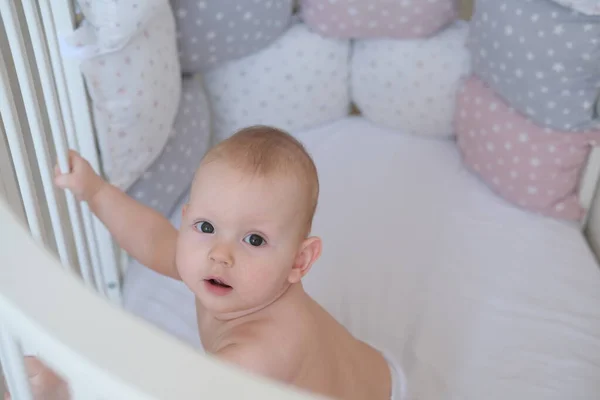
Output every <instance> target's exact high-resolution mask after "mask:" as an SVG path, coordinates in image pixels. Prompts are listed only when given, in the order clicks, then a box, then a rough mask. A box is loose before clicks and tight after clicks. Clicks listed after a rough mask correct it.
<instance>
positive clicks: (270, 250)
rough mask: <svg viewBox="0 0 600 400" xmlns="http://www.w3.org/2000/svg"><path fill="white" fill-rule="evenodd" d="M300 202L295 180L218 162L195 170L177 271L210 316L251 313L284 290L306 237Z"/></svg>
mask: <svg viewBox="0 0 600 400" xmlns="http://www.w3.org/2000/svg"><path fill="white" fill-rule="evenodd" d="M302 205H303V202H302V193H300V190H299V188H298V185H297V184H296V183H295V181H294V180H293V179H290V178H285V177H279V178H278V177H273V178H262V177H257V176H252V175H250V174H248V173H244V171H240V170H236V169H234V168H232V167H230V166H229V165H228V164H227V163H225V162H223V161H215V162H212V163H209V164H206V165H203V166H202V167H201V168H200V170H199V171H198V173H197V176H196V181H195V184H194V187H193V188H192V192H191V199H190V204H189V205H188V206H187V208H186V209H185V210H184V214H183V218H182V222H181V228H180V233H179V239H178V244H177V269H178V271H179V274H180V276H181V278H182V280H183V282H184V283H185V284H186V285H187V286H188V287H189V288H190V289H191V290H192V291H193V292H194V294H195V295H196V297H197V298H198V299H199V300H200V302H201V303H202V305H203V306H204V307H205V308H206V309H207V310H209V312H211V313H214V314H215V315H220V316H223V317H225V318H226V317H227V316H232V317H233V316H235V315H243V314H245V313H250V312H252V311H253V310H256V309H260V308H262V307H264V306H266V305H268V304H269V303H270V302H272V301H273V300H275V299H276V298H277V297H278V296H279V295H280V294H281V293H282V292H283V291H284V290H285V289H286V288H287V287H288V286H289V281H290V279H291V278H290V276H291V275H290V274H291V273H292V269H293V266H294V264H295V260H296V257H297V255H298V251H299V250H300V247H301V244H302V242H303V239H304V238H303V237H302V236H301V232H302V227H303V226H302V215H301V213H299V210H302Z"/></svg>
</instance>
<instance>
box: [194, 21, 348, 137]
mask: <svg viewBox="0 0 600 400" xmlns="http://www.w3.org/2000/svg"><path fill="white" fill-rule="evenodd" d="M349 52H350V44H349V41H348V40H340V39H328V38H324V37H322V36H320V35H318V34H316V33H313V32H311V31H310V30H309V29H308V28H307V27H306V26H305V25H304V24H296V25H294V26H292V28H291V29H290V30H289V31H288V32H286V33H285V34H284V35H283V36H281V37H280V38H279V39H278V40H276V41H275V42H274V43H272V44H271V45H270V46H268V47H267V48H265V49H263V50H261V51H260V52H258V53H255V54H253V55H250V56H247V57H245V58H242V59H240V60H236V61H231V62H229V63H227V64H224V65H223V66H221V67H218V68H216V69H214V70H212V71H210V72H208V73H207V74H206V75H205V85H206V89H207V92H208V94H209V99H210V100H211V105H212V107H213V122H214V129H215V131H214V132H215V139H216V140H217V141H218V140H222V139H225V138H227V137H229V136H231V135H232V134H233V133H235V131H237V130H238V129H241V128H243V127H246V126H249V125H254V124H267V125H273V126H276V127H278V128H280V129H284V130H288V131H295V130H299V129H306V128H310V127H313V126H317V125H320V124H323V123H326V122H329V121H332V120H336V119H339V118H341V117H343V116H345V115H347V114H348V113H349V110H350V96H349V89H348V86H349V65H348V57H349Z"/></svg>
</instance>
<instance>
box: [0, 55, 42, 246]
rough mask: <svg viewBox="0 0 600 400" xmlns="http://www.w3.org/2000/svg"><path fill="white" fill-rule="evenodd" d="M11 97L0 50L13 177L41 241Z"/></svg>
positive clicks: (0, 101)
mask: <svg viewBox="0 0 600 400" xmlns="http://www.w3.org/2000/svg"><path fill="white" fill-rule="evenodd" d="M14 99H15V98H14V95H13V92H12V89H11V87H10V80H9V76H8V71H7V69H6V59H5V57H4V55H3V54H2V51H0V114H1V115H2V121H3V122H4V128H5V129H4V133H5V134H6V141H7V142H8V147H9V150H10V152H11V155H12V159H13V165H14V168H15V175H16V177H17V182H18V184H19V190H20V193H21V198H22V199H23V208H24V209H25V214H26V217H27V222H28V224H29V229H30V230H31V233H32V234H33V236H34V237H35V238H36V239H37V240H39V241H42V240H43V234H42V232H43V220H42V215H41V212H40V208H39V205H38V203H37V202H36V201H35V199H36V198H37V196H36V194H35V184H34V182H33V177H32V174H31V169H30V167H29V166H30V165H31V163H30V162H29V159H28V155H27V150H26V148H25V142H24V141H23V131H22V129H21V123H20V122H19V115H18V113H17V109H16V107H15V104H14V101H15V100H14Z"/></svg>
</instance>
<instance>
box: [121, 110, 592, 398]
mask: <svg viewBox="0 0 600 400" xmlns="http://www.w3.org/2000/svg"><path fill="white" fill-rule="evenodd" d="M298 137H299V138H300V139H301V140H303V141H304V143H305V144H306V146H307V148H308V149H309V151H310V152H311V153H312V155H313V157H314V158H315V162H316V164H317V167H318V169H319V175H320V180H321V190H322V191H321V198H320V204H319V208H318V211H317V215H316V220H315V224H314V234H317V235H320V236H321V237H322V238H323V241H324V252H323V256H322V258H321V259H320V261H318V262H317V264H316V265H315V266H314V267H313V269H312V270H311V272H310V273H309V275H308V276H307V278H306V280H305V285H306V288H307V290H308V292H309V293H310V294H311V295H313V296H314V297H315V298H316V300H317V301H319V302H320V303H321V304H322V305H323V306H324V307H325V308H326V309H328V310H329V311H330V312H331V313H332V314H333V315H334V316H335V317H336V318H338V319H339V320H340V321H341V322H342V323H343V324H345V325H346V326H347V327H348V328H349V329H350V331H351V332H353V333H354V334H355V335H357V336H358V337H359V338H361V339H363V340H368V341H370V342H372V343H373V344H375V345H377V346H379V347H383V348H386V349H389V350H390V351H392V353H393V354H395V355H396V357H397V358H398V359H399V361H400V362H401V363H402V364H403V366H404V368H405V370H406V373H407V375H408V381H409V391H410V394H411V397H410V398H411V399H419V400H429V399H431V400H438V399H460V400H469V399H473V400H480V399H486V400H492V399H499V400H500V399H502V400H505V399H528V400H553V399H557V400H558V399H560V400H563V399H567V398H568V399H577V400H579V399H585V400H587V399H589V400H592V399H597V398H598V396H599V394H600V270H599V268H598V265H597V264H596V262H595V259H594V257H593V255H592V253H591V251H590V250H589V249H588V246H587V244H586V242H585V239H584V238H583V236H582V234H581V233H580V232H579V231H578V229H577V227H575V226H572V225H569V224H565V223H560V222H557V221H553V220H550V219H547V218H543V217H540V216H537V215H533V214H530V213H527V212H524V211H521V210H518V209H516V208H514V207H512V206H510V205H508V204H507V203H505V202H504V201H503V200H501V199H499V198H498V197H496V196H495V195H493V194H492V193H491V192H490V191H489V190H488V189H487V188H486V187H485V186H484V185H483V184H482V183H480V182H479V181H478V180H477V179H476V178H475V177H473V176H472V175H471V174H469V173H468V172H467V171H466V170H465V169H464V168H463V167H462V165H461V162H460V158H459V155H458V153H457V150H456V148H455V145H454V143H453V142H451V141H441V140H433V139H424V138H420V137H413V136H408V135H402V134H399V133H398V132H395V131H391V130H387V129H382V128H379V127H376V126H374V125H372V124H371V123H369V122H367V121H365V120H364V119H362V118H360V117H353V118H348V119H345V120H342V121H338V122H336V123H333V124H330V125H328V126H325V127H322V128H319V129H314V130H311V131H308V132H303V133H300V134H298ZM178 220H179V212H176V213H175V215H174V217H173V219H172V221H173V222H174V223H175V224H176V225H177V224H178ZM125 304H126V308H127V309H129V310H131V311H132V312H134V313H135V314H138V315H139V316H141V317H142V318H145V319H147V320H149V321H150V322H152V323H154V324H156V325H158V326H159V327H161V328H163V329H165V330H167V331H169V332H171V333H173V334H174V335H177V336H178V337H180V338H181V339H182V340H185V341H188V342H189V343H191V344H192V345H194V346H197V347H199V346H200V343H199V340H198V338H197V334H196V325H195V313H194V309H193V297H192V296H191V295H190V293H188V292H187V290H186V289H185V287H184V286H183V284H181V283H179V282H174V281H172V280H169V279H168V278H163V277H160V276H157V275H156V274H155V273H153V272H151V271H149V270H147V269H145V268H143V267H141V266H140V265H139V264H137V263H132V265H131V266H130V268H129V269H128V273H127V276H126V283H125Z"/></svg>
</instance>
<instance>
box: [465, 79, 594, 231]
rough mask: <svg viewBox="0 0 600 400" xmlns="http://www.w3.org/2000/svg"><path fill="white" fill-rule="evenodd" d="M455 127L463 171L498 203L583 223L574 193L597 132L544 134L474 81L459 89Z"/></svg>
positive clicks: (545, 131)
mask: <svg viewBox="0 0 600 400" xmlns="http://www.w3.org/2000/svg"><path fill="white" fill-rule="evenodd" d="M455 124H456V132H457V136H458V144H459V147H460V150H461V152H462V155H463V158H464V161H465V163H466V165H467V166H468V167H469V168H470V169H471V170H473V171H474V172H475V173H476V174H477V175H478V176H480V177H481V178H482V179H483V180H484V181H485V182H486V183H487V184H488V185H489V186H490V187H491V188H492V190H494V191H495V192H496V193H497V194H499V195H500V196H501V197H503V198H504V199H506V200H508V201H509V202H511V203H513V204H515V205H518V206H519V207H522V208H524V209H527V210H530V211H534V212H538V213H540V214H543V215H546V216H550V217H555V218H559V219H567V220H580V219H581V218H582V217H583V215H584V210H583V209H582V207H581V206H580V203H579V199H578V197H577V189H578V186H579V182H580V177H581V173H582V170H583V168H584V167H585V163H586V160H587V157H588V155H589V152H590V150H591V145H592V143H594V141H595V140H598V139H600V132H585V133H567V132H561V131H556V130H551V129H550V128H542V127H540V126H538V125H536V124H534V123H533V122H531V120H529V119H527V118H526V117H525V116H523V115H522V114H520V113H518V112H517V111H515V110H514V109H512V108H510V107H509V106H508V105H507V104H506V103H505V102H504V101H503V100H502V99H501V98H500V97H499V96H498V95H496V94H495V93H494V92H493V91H492V90H491V89H490V88H489V87H488V86H486V85H485V84H484V83H483V82H482V81H481V80H480V79H479V78H477V77H472V78H471V79H470V80H469V81H468V82H467V83H466V85H465V86H464V87H463V88H462V89H461V93H460V94H459V96H458V104H457V115H456V119H455Z"/></svg>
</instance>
